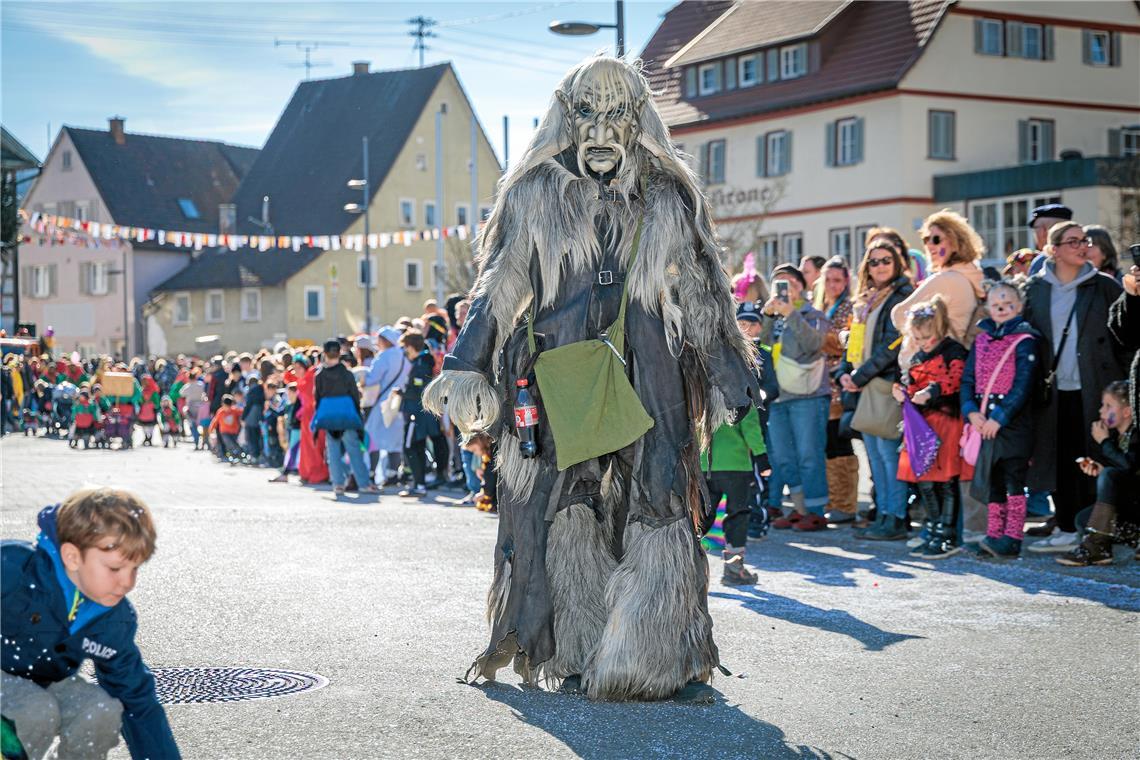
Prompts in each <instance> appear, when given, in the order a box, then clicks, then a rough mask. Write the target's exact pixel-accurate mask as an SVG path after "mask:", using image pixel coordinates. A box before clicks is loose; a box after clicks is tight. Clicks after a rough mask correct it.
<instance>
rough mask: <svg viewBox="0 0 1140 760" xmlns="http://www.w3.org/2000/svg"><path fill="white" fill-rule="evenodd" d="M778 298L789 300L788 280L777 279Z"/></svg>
mask: <svg viewBox="0 0 1140 760" xmlns="http://www.w3.org/2000/svg"><path fill="white" fill-rule="evenodd" d="M776 298H779V299H780V300H781V301H787V300H788V281H787V280H776Z"/></svg>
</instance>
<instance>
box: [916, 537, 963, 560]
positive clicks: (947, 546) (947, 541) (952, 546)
mask: <svg viewBox="0 0 1140 760" xmlns="http://www.w3.org/2000/svg"><path fill="white" fill-rule="evenodd" d="M960 551H962V547H961V546H959V545H958V544H956V543H955V542H954V540H953V539H951V538H943V537H936V538H932V539H930V543H928V544H927V545H926V546H925V547H924V548H923V550H922V558H923V559H946V558H947V557H952V556H954V555H955V554H957V553H958V552H960Z"/></svg>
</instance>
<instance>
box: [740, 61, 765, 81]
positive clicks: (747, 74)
mask: <svg viewBox="0 0 1140 760" xmlns="http://www.w3.org/2000/svg"><path fill="white" fill-rule="evenodd" d="M739 81H740V86H741V87H751V86H752V85H754V84H757V83H758V82H759V81H760V56H759V55H745V56H741V57H740V77H739Z"/></svg>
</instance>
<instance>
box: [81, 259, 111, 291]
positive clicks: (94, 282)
mask: <svg viewBox="0 0 1140 760" xmlns="http://www.w3.org/2000/svg"><path fill="white" fill-rule="evenodd" d="M110 270H111V266H110V264H109V263H108V262H106V261H92V262H91V264H90V266H88V267H87V277H88V280H87V282H86V283H85V284H86V285H87V294H88V295H92V296H105V295H107V294H108V293H109V292H111V277H110V275H109V274H107V273H108V272H109V271H110Z"/></svg>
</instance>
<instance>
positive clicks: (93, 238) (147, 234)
mask: <svg viewBox="0 0 1140 760" xmlns="http://www.w3.org/2000/svg"><path fill="white" fill-rule="evenodd" d="M18 213H19V217H20V221H21V222H22V223H23V224H25V225H27V226H28V228H29V232H28V233H26V234H25V235H24V236H23V237H22V240H23V241H24V242H27V243H31V242H32V241H33V236H35V237H36V238H38V242H39V244H40V245H51V246H55V245H66V244H72V245H85V246H86V247H88V248H103V247H111V248H118V247H120V246H122V245H123V243H147V242H155V243H157V244H158V245H169V246H174V247H178V248H192V249H194V250H196V251H200V250H202V249H203V248H219V247H220V248H228V249H230V250H231V251H237V250H239V249H242V248H254V249H256V250H258V251H263V252H264V251H270V250H291V251H293V252H298V251H300V250H301V248H319V249H321V250H323V251H341V250H346V251H363V250H364V247H365V242H367V243H368V248H370V249H380V248H387V247H389V246H394V245H404V246H409V245H411V244H412V243H415V242H418V241H427V240H439V239H440V238H441V237H442V238H444V239H448V238H457V239H459V240H467V239H468V238H469V237H470V233H469V230H468V227H467V225H465V224H461V225H455V226H452V227H432V228H430V229H426V230H399V231H397V232H372V233H369V235H368V239H367V241H365V236H364V235H363V234H361V233H357V234H353V235H223V234H211V233H205V232H183V231H180V230H159V229H151V228H149V227H130V226H124V225H117V224H105V223H101V222H90V221H85V220H82V219H73V218H71V217H66V216H57V215H54V214H44V213H41V212H38V211H37V212H31V213H29V212H28V211H26V210H25V209H19V212H18ZM484 224H486V222H481V223H480V224H479V228H480V229H482V227H483V225H484Z"/></svg>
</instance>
